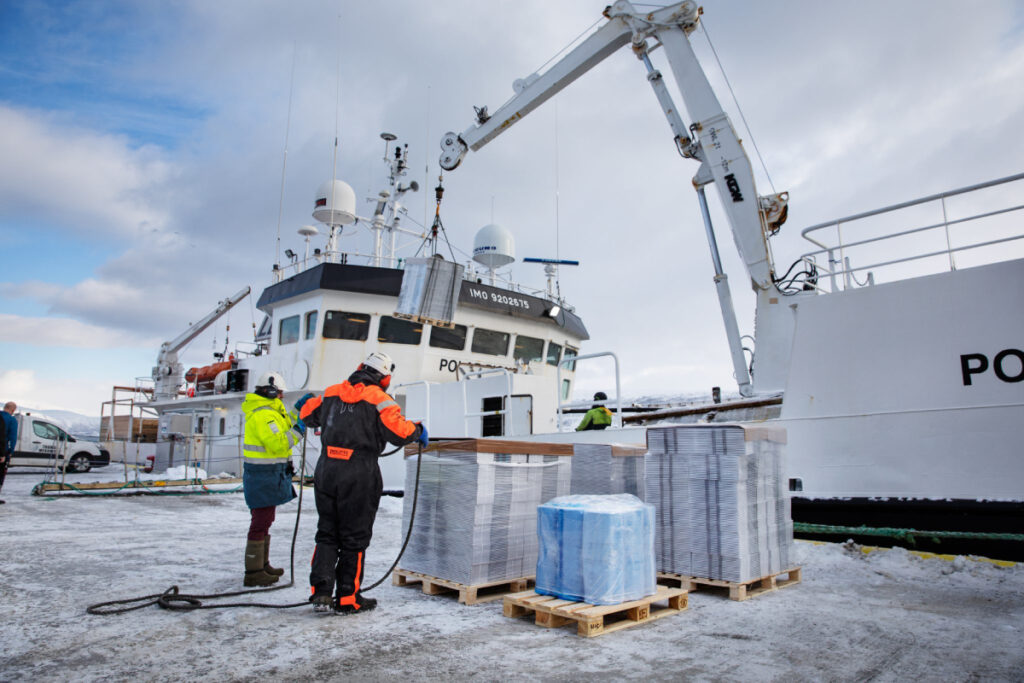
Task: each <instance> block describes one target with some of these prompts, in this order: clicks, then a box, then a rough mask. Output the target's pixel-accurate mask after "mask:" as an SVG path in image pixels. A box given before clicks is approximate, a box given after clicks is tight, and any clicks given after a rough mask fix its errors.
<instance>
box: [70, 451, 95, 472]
mask: <svg viewBox="0 0 1024 683" xmlns="http://www.w3.org/2000/svg"><path fill="white" fill-rule="evenodd" d="M68 469H69V470H71V471H72V472H88V471H89V470H90V469H92V461H91V460H89V454H88V453H76V454H75V455H73V456H72V457H71V460H69V461H68Z"/></svg>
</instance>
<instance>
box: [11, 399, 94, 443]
mask: <svg viewBox="0 0 1024 683" xmlns="http://www.w3.org/2000/svg"><path fill="white" fill-rule="evenodd" d="M18 412H20V413H31V414H32V415H38V416H39V417H44V418H46V419H48V420H52V421H53V422H54V423H55V424H57V425H58V426H59V427H63V428H64V430H66V431H67V432H68V434H71V435H72V436H79V437H82V438H83V439H88V438H93V439H96V438H99V435H100V418H99V417H89V416H88V415H82V414H81V413H73V412H71V411H70V410H40V409H38V408H27V407H25V406H19V407H18Z"/></svg>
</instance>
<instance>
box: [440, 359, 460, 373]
mask: <svg viewBox="0 0 1024 683" xmlns="http://www.w3.org/2000/svg"><path fill="white" fill-rule="evenodd" d="M437 369H438V370H442V371H443V370H447V371H448V372H458V371H459V361H457V360H455V359H454V358H453V359H452V360H448V359H447V358H442V359H441V364H440V366H438V368H437Z"/></svg>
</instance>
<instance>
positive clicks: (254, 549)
mask: <svg viewBox="0 0 1024 683" xmlns="http://www.w3.org/2000/svg"><path fill="white" fill-rule="evenodd" d="M264 548H266V542H265V541H247V542H246V544H245V585H246V586H269V585H271V584H274V583H277V577H276V576H274V575H273V574H268V573H267V572H266V571H265V570H264V568H263V565H264V563H265V562H266V556H265V555H264Z"/></svg>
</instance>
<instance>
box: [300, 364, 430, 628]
mask: <svg viewBox="0 0 1024 683" xmlns="http://www.w3.org/2000/svg"><path fill="white" fill-rule="evenodd" d="M394 369H395V364H394V363H393V362H392V361H391V358H390V357H389V356H388V355H387V354H385V353H382V352H379V351H375V352H374V353H371V354H370V355H369V356H368V357H367V359H366V360H365V361H363V363H362V364H361V365H360V366H359V368H358V369H357V370H356V371H355V372H354V373H352V375H351V376H350V377H349V378H348V379H347V380H346V381H344V382H342V383H341V384H335V385H333V386H330V387H328V388H327V390H326V391H324V394H323V396H322V397H315V396H313V395H312V394H307V395H306V396H303V397H302V398H301V399H299V402H298V403H296V404H295V407H296V409H298V410H299V411H300V412H299V418H300V419H301V420H302V421H303V422H304V423H305V425H306V426H307V427H313V428H320V429H321V451H320V459H319V461H318V462H317V465H316V471H315V472H314V474H313V481H314V487H315V488H314V490H315V495H316V510H317V512H318V513H319V515H320V519H319V521H318V523H317V530H316V549H315V550H314V552H313V563H312V565H313V567H312V570H311V571H310V575H309V582H310V584H311V585H312V587H313V595H312V597H311V598H310V601H311V602H312V603H313V609H314V611H316V612H332V611H333V612H335V613H338V614H353V613H359V612H368V611H370V610H372V609H373V608H374V607H376V605H377V601H376V600H374V599H373V598H367V597H363V595H362V593H361V592H360V587H361V586H362V583H363V570H364V568H365V564H366V557H365V555H366V548H367V547H368V546H369V545H370V538H371V536H372V535H373V520H374V518H375V517H376V515H377V507H378V505H379V504H380V496H381V493H382V491H383V489H384V484H383V480H382V479H381V474H380V466H379V465H378V464H377V458H379V457H380V454H381V452H382V451H383V450H384V448H385V446H386V444H387V443H391V444H393V445H395V446H404V445H405V444H408V443H413V442H414V441H417V440H418V441H419V442H420V443H422V444H423V445H424V446H425V445H426V444H427V429H426V427H424V426H423V425H422V424H418V423H415V422H410V421H409V420H406V419H405V417H403V416H402V411H401V409H400V408H399V407H398V404H397V403H396V402H395V400H394V399H393V398H391V397H390V396H388V394H387V393H385V391H384V390H385V389H387V387H388V385H389V384H390V383H391V375H392V373H393V372H394ZM335 589H336V593H334V597H333V599H332V591H334V590H335Z"/></svg>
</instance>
